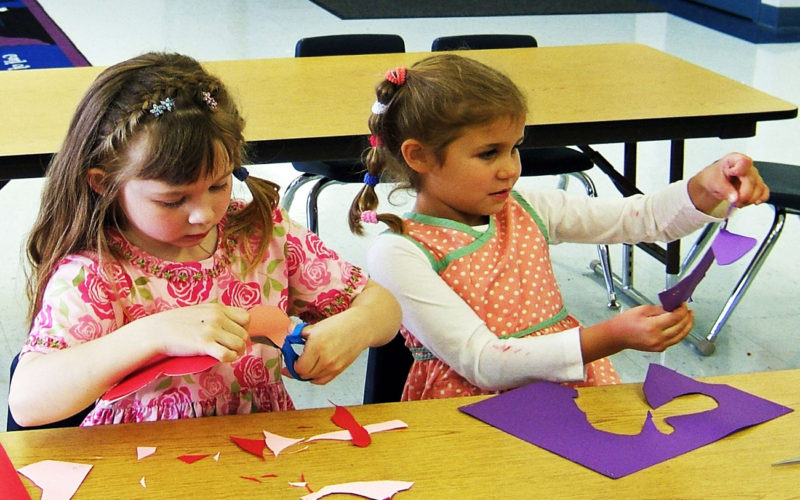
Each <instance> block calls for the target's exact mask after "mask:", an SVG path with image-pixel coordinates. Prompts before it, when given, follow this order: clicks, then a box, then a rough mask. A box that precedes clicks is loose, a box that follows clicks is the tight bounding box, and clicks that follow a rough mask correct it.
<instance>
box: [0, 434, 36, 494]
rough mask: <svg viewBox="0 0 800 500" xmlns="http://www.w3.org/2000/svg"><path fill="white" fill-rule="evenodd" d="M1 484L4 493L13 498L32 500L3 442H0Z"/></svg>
mask: <svg viewBox="0 0 800 500" xmlns="http://www.w3.org/2000/svg"><path fill="white" fill-rule="evenodd" d="M0 485H2V486H3V491H5V493H4V494H5V495H8V498H9V499H11V500H23V499H24V500H30V498H31V496H30V495H28V490H26V489H25V485H24V484H22V480H21V479H20V478H19V475H18V474H17V470H16V469H15V468H14V464H12V463H11V459H10V458H8V454H6V450H5V448H3V445H2V444H0Z"/></svg>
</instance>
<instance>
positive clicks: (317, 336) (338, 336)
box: [283, 318, 364, 385]
mask: <svg viewBox="0 0 800 500" xmlns="http://www.w3.org/2000/svg"><path fill="white" fill-rule="evenodd" d="M329 319H332V318H329ZM337 330H338V329H335V328H331V327H330V326H329V324H326V321H321V322H319V323H317V324H315V325H309V326H307V327H305V328H304V329H303V337H304V338H305V339H306V344H305V347H304V348H303V353H302V354H301V355H300V357H299V358H297V362H296V363H295V364H294V370H295V372H296V373H297V375H298V376H300V377H301V378H304V379H307V380H308V381H309V382H311V383H312V384H320V385H322V384H327V383H328V382H330V381H331V380H333V379H334V378H336V376H337V375H339V374H340V373H342V371H344V369H345V368H347V367H348V366H350V364H351V363H352V362H353V361H355V359H356V358H357V357H358V356H359V354H361V351H362V350H364V344H363V342H362V341H361V340H359V337H358V336H357V335H351V334H350V333H351V332H348V331H337ZM283 373H284V375H287V376H288V375H289V373H288V371H287V370H286V368H284V369H283Z"/></svg>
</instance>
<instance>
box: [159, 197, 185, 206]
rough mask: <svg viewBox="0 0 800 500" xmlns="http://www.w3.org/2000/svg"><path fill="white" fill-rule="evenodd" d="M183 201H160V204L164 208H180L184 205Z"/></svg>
mask: <svg viewBox="0 0 800 500" xmlns="http://www.w3.org/2000/svg"><path fill="white" fill-rule="evenodd" d="M183 201H184V198H181V199H180V200H176V201H160V202H159V203H161V205H162V206H165V207H167V208H178V207H179V206H181V205H182V204H183Z"/></svg>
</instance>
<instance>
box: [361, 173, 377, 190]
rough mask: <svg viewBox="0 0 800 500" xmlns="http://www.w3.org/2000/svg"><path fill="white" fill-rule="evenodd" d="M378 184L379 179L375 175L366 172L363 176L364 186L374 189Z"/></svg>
mask: <svg viewBox="0 0 800 500" xmlns="http://www.w3.org/2000/svg"><path fill="white" fill-rule="evenodd" d="M378 182H380V177H379V176H377V175H372V174H371V173H369V172H367V173H366V174H364V184H366V185H367V186H370V187H375V186H377V185H378Z"/></svg>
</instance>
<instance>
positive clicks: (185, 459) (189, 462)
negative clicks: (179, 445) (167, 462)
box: [178, 453, 211, 464]
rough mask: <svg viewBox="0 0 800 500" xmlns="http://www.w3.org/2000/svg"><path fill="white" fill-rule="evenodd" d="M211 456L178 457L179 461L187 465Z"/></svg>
mask: <svg viewBox="0 0 800 500" xmlns="http://www.w3.org/2000/svg"><path fill="white" fill-rule="evenodd" d="M209 455H211V454H210V453H208V454H205V455H181V456H179V457H178V460H181V461H183V462H186V463H187V464H193V463H195V462H197V461H198V460H202V459H204V458H206V457H207V456H209Z"/></svg>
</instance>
